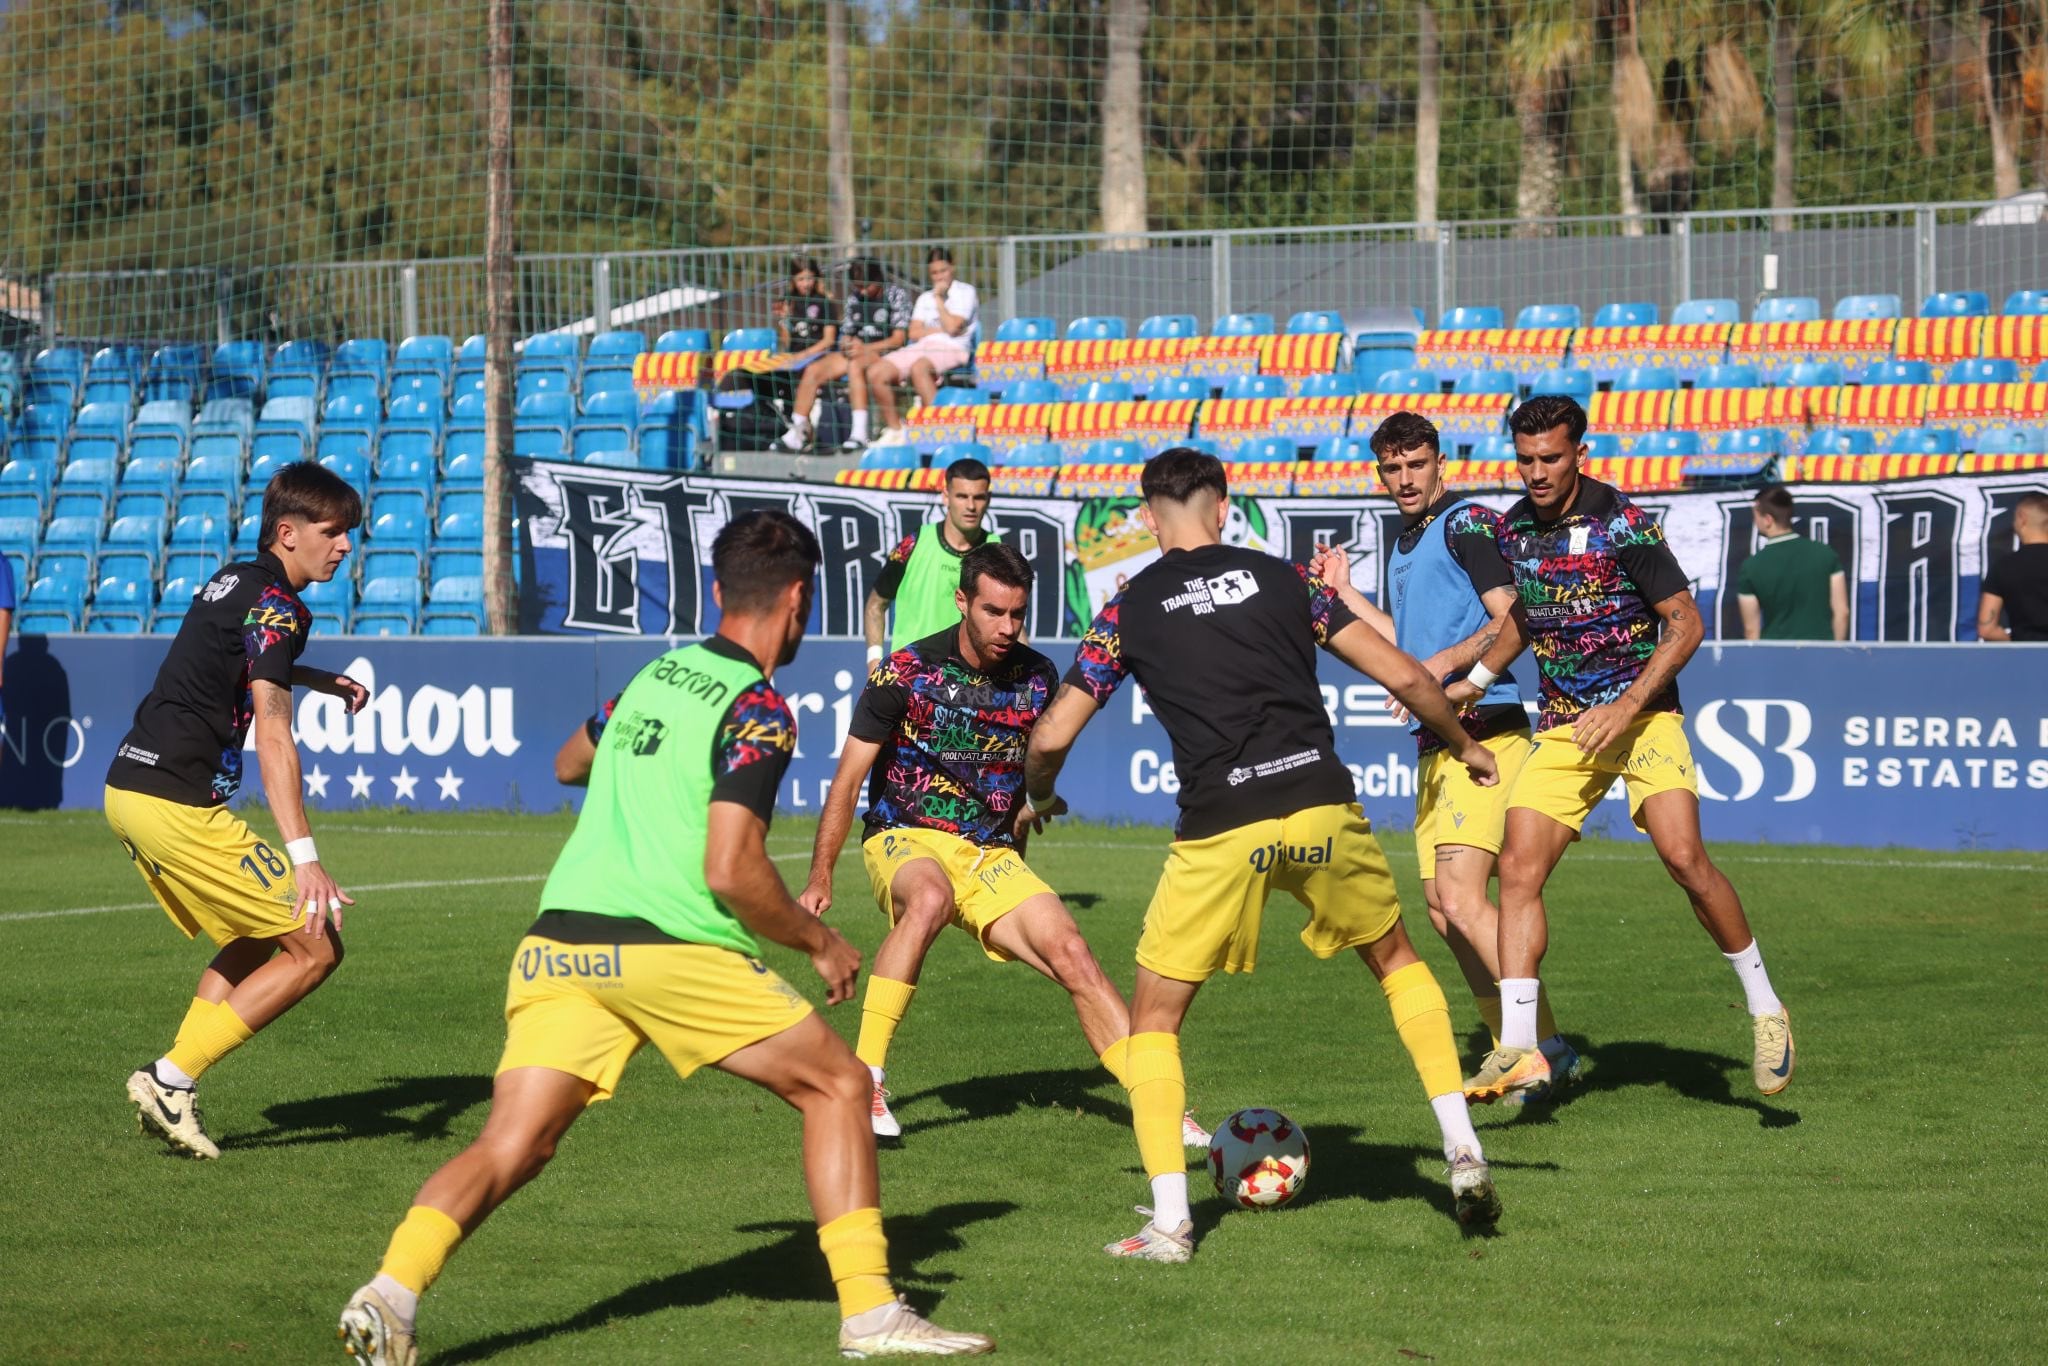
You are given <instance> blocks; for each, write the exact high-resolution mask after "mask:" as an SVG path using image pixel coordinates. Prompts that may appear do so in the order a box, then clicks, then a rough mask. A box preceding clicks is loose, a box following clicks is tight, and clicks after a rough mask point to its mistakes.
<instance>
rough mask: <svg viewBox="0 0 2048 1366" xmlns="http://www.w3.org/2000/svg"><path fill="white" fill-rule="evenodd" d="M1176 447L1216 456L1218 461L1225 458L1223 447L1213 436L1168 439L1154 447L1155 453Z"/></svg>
mask: <svg viewBox="0 0 2048 1366" xmlns="http://www.w3.org/2000/svg"><path fill="white" fill-rule="evenodd" d="M1176 446H1179V447H1181V448H1183V449H1186V450H1192V451H1202V452H1205V453H1206V454H1209V455H1213V456H1215V457H1216V458H1217V459H1218V460H1221V459H1222V458H1223V447H1222V446H1221V444H1219V443H1218V442H1217V440H1216V438H1215V437H1213V436H1175V437H1167V438H1166V439H1165V440H1163V441H1160V442H1159V443H1158V444H1157V445H1156V446H1154V447H1153V449H1154V451H1164V450H1171V449H1172V448H1174V447H1176Z"/></svg>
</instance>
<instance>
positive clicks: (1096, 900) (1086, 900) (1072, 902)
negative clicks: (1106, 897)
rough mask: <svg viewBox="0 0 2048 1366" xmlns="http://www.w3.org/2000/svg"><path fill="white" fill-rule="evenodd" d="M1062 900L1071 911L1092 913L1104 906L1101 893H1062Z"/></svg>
mask: <svg viewBox="0 0 2048 1366" xmlns="http://www.w3.org/2000/svg"><path fill="white" fill-rule="evenodd" d="M1060 900H1061V901H1064V902H1066V903H1067V909H1068V910H1070V911H1092V910H1094V909H1095V908H1096V907H1097V906H1100V905H1101V904H1102V893H1100V892H1061V893H1060Z"/></svg>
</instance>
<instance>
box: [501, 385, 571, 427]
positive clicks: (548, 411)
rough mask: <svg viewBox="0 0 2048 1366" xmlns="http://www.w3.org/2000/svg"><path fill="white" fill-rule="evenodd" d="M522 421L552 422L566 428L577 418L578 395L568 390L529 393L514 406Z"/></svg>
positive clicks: (516, 414)
mask: <svg viewBox="0 0 2048 1366" xmlns="http://www.w3.org/2000/svg"><path fill="white" fill-rule="evenodd" d="M513 416H514V417H515V418H516V419H517V420H518V421H520V422H551V423H553V424H554V425H555V426H557V427H560V428H562V429H564V430H567V429H568V426H569V424H570V423H571V422H574V421H575V420H576V396H575V395H574V394H571V393H568V392H566V391H560V392H553V393H541V394H527V395H524V396H522V397H521V398H520V400H519V402H518V404H517V405H516V406H515V407H514V408H513Z"/></svg>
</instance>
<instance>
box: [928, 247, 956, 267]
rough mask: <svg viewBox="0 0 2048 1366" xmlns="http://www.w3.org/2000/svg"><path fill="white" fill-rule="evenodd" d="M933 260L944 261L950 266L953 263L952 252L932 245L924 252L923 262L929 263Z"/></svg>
mask: <svg viewBox="0 0 2048 1366" xmlns="http://www.w3.org/2000/svg"><path fill="white" fill-rule="evenodd" d="M934 261H944V262H945V263H946V264H947V265H949V266H950V265H952V264H953V253H952V252H951V251H950V250H949V249H947V248H945V247H933V248H932V249H931V250H930V251H928V252H926V253H925V254H924V263H925V264H926V265H930V264H931V263H932V262H934Z"/></svg>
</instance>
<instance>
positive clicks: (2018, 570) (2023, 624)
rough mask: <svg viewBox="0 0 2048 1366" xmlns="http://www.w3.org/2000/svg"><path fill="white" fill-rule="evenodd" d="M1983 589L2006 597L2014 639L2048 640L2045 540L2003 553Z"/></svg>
mask: <svg viewBox="0 0 2048 1366" xmlns="http://www.w3.org/2000/svg"><path fill="white" fill-rule="evenodd" d="M1984 591H1985V592H1986V593H1991V594H1994V595H1995V596H1997V597H2000V598H2003V599H2004V600H2005V619H2006V622H2007V623H2008V625H2009V627H2010V629H2011V631H2012V638H2013V639H2014V640H2048V542H2036V543H2034V544H2033V545H2023V546H2019V547H2017V548H2015V549H2014V550H2012V551H2011V552H2010V553H2008V554H2006V555H2005V556H2003V557H2002V558H2001V559H2000V560H1999V561H1998V563H1997V564H1994V565H1992V566H1991V572H1990V573H1989V574H1986V575H1985V576H1984Z"/></svg>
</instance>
